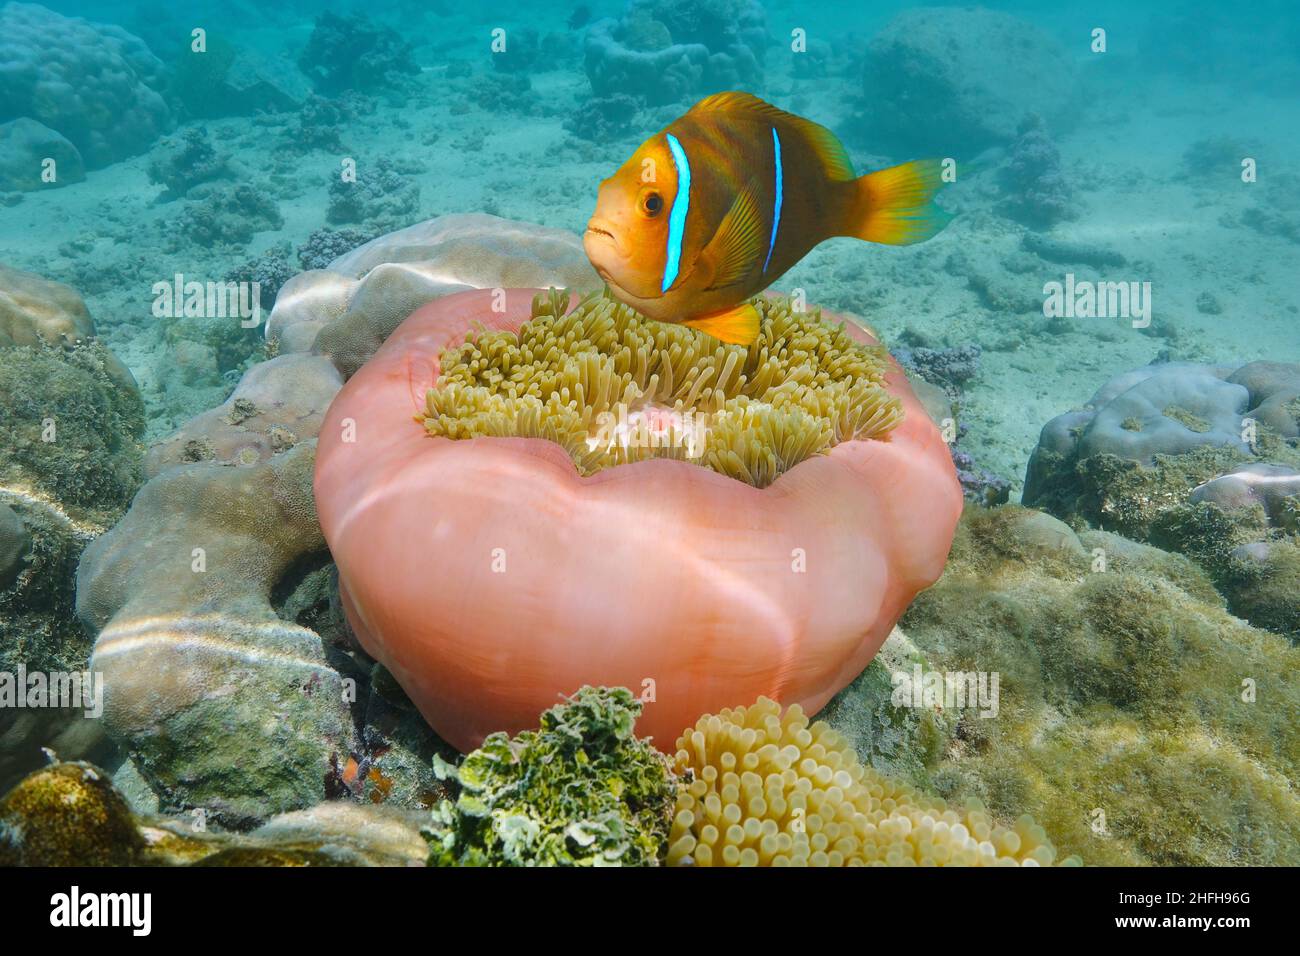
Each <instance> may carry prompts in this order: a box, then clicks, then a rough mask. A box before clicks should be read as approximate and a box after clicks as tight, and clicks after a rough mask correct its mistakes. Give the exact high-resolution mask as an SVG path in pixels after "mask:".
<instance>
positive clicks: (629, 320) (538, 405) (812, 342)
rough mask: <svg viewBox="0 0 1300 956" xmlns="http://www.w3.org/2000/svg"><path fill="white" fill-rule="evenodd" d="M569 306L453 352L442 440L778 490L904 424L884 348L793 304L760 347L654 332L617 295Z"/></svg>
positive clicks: (440, 403) (776, 317)
mask: <svg viewBox="0 0 1300 956" xmlns="http://www.w3.org/2000/svg"><path fill="white" fill-rule="evenodd" d="M567 302H568V298H567V296H566V297H564V298H563V300H560V299H558V298H557V297H556V296H553V295H550V296H548V295H539V296H537V297H536V298H535V299H534V301H533V308H532V318H531V320H530V321H528V322H526V323H524V325H523V327H522V328H520V330H519V331H518V332H517V333H516V332H510V331H501V332H491V333H487V334H484V335H481V336H478V337H477V338H475V337H473V336H470V337H469V340H468V341H467V342H466V344H465V345H463V346H461V347H460V348H458V349H450V350H448V352H446V353H444V355H443V357H442V377H441V379H440V380H439V382H438V385H437V387H436V388H432V389H430V390H429V393H428V397H427V399H426V411H425V416H424V425H425V427H426V428H427V429H428V430H429V434H431V435H440V436H445V437H447V438H473V437H477V436H481V435H491V436H495V437H499V438H500V437H507V436H518V437H523V438H545V439H547V440H548V441H552V442H555V443H556V444H557V445H559V446H560V447H562V448H563V449H564V450H565V451H566V452H568V454H569V457H570V458H572V459H573V463H574V464H575V465H576V466H577V468H578V472H579V474H582V475H592V474H595V473H596V472H598V471H600V470H602V469H604V468H611V467H613V466H615V465H624V464H627V463H629V462H632V461H641V460H644V459H647V458H675V459H680V460H687V461H696V462H698V463H699V464H702V465H704V466H705V467H707V468H709V469H711V470H713V471H716V472H717V473H718V474H721V475H727V476H728V477H731V478H735V479H737V480H739V481H744V482H746V483H747V484H750V485H753V486H754V487H756V488H766V487H767V486H768V485H770V484H771V483H772V482H773V481H775V480H776V479H777V477H779V476H780V475H781V474H783V473H784V472H786V471H789V470H790V469H791V468H793V467H794V466H795V465H797V464H799V463H800V462H801V461H804V460H805V459H807V458H810V457H812V456H813V455H817V454H822V453H824V452H826V451H828V450H829V449H830V448H831V446H832V445H835V444H837V443H839V442H841V441H853V440H866V439H871V438H882V437H884V436H885V435H886V434H888V433H889V431H890V430H891V429H893V427H894V426H895V425H897V424H898V422H899V421H900V420H901V419H902V417H903V407H902V403H901V402H900V401H899V400H898V399H897V398H896V397H895V396H893V395H891V394H890V393H889V392H888V391H887V390H886V389H885V387H884V378H885V374H886V372H887V371H888V369H889V364H888V359H887V357H886V352H885V350H884V349H883V348H882V347H880V346H869V345H863V344H861V343H859V342H856V341H855V340H854V339H853V338H851V337H850V336H849V335H848V333H847V332H845V331H844V328H843V326H830V325H824V324H822V322H821V320H820V315H819V314H817V313H813V314H807V313H804V314H800V313H797V312H793V311H791V310H790V307H789V303H788V302H786V301H784V300H780V301H778V300H767V299H760V300H756V302H755V305H756V306H757V307H758V308H759V310H760V313H761V314H762V322H761V326H760V328H761V331H760V334H759V337H758V339H757V341H755V342H754V343H753V344H752V345H750V346H749V347H748V348H744V347H741V346H735V345H723V344H722V343H721V342H719V341H718V340H717V339H714V338H711V337H709V336H707V335H705V334H704V333H702V332H696V331H694V330H692V329H688V328H686V327H684V326H680V325H665V324H661V323H658V322H652V321H650V320H649V319H645V318H643V317H642V316H640V315H639V314H638V313H636V312H634V311H633V310H632V309H630V308H628V307H627V306H625V305H622V304H621V303H619V302H618V301H617V300H615V299H613V298H610V297H609V296H593V297H591V298H589V299H587V300H586V301H584V302H583V303H582V304H581V305H580V306H579V307H578V308H576V309H574V310H573V311H572V312H569V313H567V314H566V313H565V310H564V305H565V304H567Z"/></svg>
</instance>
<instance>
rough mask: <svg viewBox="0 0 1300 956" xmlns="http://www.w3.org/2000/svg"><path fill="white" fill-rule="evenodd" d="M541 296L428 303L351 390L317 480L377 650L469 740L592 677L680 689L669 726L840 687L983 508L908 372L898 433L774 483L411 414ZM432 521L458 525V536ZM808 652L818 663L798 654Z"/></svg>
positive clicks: (437, 716)
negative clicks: (457, 432) (486, 434)
mask: <svg viewBox="0 0 1300 956" xmlns="http://www.w3.org/2000/svg"><path fill="white" fill-rule="evenodd" d="M366 252H367V250H366V249H365V248H364V247H363V249H362V250H358V253H354V255H360V254H364V253H366ZM339 265H340V264H338V263H336V268H337V267H339ZM372 275H373V273H372ZM533 297H534V292H533V291H532V290H527V289H525V290H519V289H514V290H512V289H505V290H504V291H503V292H493V291H491V290H483V291H481V292H464V293H459V294H456V295H451V296H447V297H445V298H442V299H440V300H438V301H436V302H433V303H430V304H429V305H428V306H425V307H423V308H422V309H420V310H418V311H417V312H415V313H414V314H413V315H412V316H411V317H410V318H409V319H407V320H406V321H405V322H404V323H402V325H401V326H400V327H399V328H398V329H397V331H396V332H394V333H393V334H392V335H391V336H389V337H388V339H387V341H386V342H385V343H384V345H383V346H382V347H381V348H380V350H379V351H378V352H377V353H376V354H375V355H374V357H373V358H371V359H370V360H369V361H368V362H367V363H366V364H365V365H364V367H362V368H361V370H360V371H359V372H357V373H356V374H355V375H354V376H353V377H352V378H351V379H350V380H349V382H348V384H347V385H345V386H344V389H343V391H341V392H340V393H339V396H338V397H337V398H336V399H335V400H334V403H333V404H332V405H331V407H330V410H329V412H328V414H327V416H326V420H325V423H324V424H323V425H322V427H321V432H320V452H319V454H318V457H317V469H316V475H317V478H316V483H315V490H316V500H317V504H318V507H319V509H320V514H321V521H322V525H323V527H324V529H325V533H326V537H327V539H328V541H329V544H330V550H331V553H332V554H333V556H334V558H335V561H336V563H337V565H338V569H339V579H340V592H341V594H342V598H343V605H344V608H345V610H346V611H347V614H348V620H349V622H350V623H351V624H352V627H353V630H354V631H355V632H356V635H357V638H358V639H359V640H360V642H361V643H362V645H363V647H365V649H366V650H367V652H368V653H370V654H371V655H372V656H373V657H375V658H377V659H378V660H379V661H380V662H381V663H383V664H384V665H385V667H387V668H388V669H389V670H390V671H391V672H392V674H393V675H394V676H395V677H396V678H397V680H398V681H399V682H400V683H401V684H402V686H403V688H404V689H405V690H406V691H407V693H408V694H409V695H410V697H411V699H412V700H413V701H414V702H415V704H416V705H417V706H418V707H419V708H420V710H421V712H422V713H423V714H424V715H425V717H426V719H428V720H429V723H430V725H431V726H432V727H433V728H434V729H435V731H436V732H438V734H439V735H440V736H442V737H443V739H445V740H447V742H448V743H451V744H452V745H454V746H456V747H458V749H461V750H469V749H473V748H474V747H476V746H478V744H479V743H480V742H481V741H482V740H483V739H484V738H485V737H486V736H487V735H488V734H489V733H493V732H496V731H499V730H505V731H507V732H513V731H518V730H520V729H522V728H525V727H528V726H531V725H532V722H533V721H534V720H535V719H536V717H535V715H536V713H537V712H538V711H540V710H541V709H542V708H544V707H546V706H547V705H548V704H549V703H550V702H551V701H553V700H554V699H555V695H556V694H557V693H571V692H572V690H573V689H574V688H576V687H579V686H582V685H583V684H593V685H597V684H603V685H607V686H630V687H643V686H645V683H646V682H647V681H649V682H650V683H651V684H653V685H654V686H656V687H657V688H659V690H658V699H657V700H656V701H655V702H654V704H653V705H652V706H647V708H646V710H645V712H644V713H643V714H642V716H641V718H640V725H639V726H640V732H641V733H642V734H644V735H649V736H651V737H653V738H654V739H656V740H657V741H665V740H670V739H672V737H671V735H675V734H676V733H677V732H678V731H679V730H680V729H681V727H682V726H684V725H686V724H687V723H689V722H690V721H692V720H694V719H695V717H696V716H697V715H698V714H699V713H701V712H704V711H707V710H710V709H716V708H717V707H719V706H725V705H726V703H727V702H728V701H731V700H734V699H735V698H736V697H737V696H739V697H741V699H746V698H750V697H754V696H757V695H758V694H759V693H762V692H773V693H778V694H780V695H781V696H782V699H784V700H786V701H787V702H790V703H794V702H801V703H803V704H804V705H805V706H807V707H819V706H821V705H822V704H823V703H824V702H825V701H826V700H828V699H829V697H830V696H831V695H832V694H833V693H834V692H835V691H836V690H838V689H839V688H840V687H842V686H843V685H844V684H846V683H847V682H848V681H849V680H850V679H852V677H853V676H855V675H856V674H857V673H859V672H860V671H861V670H862V669H863V668H864V667H865V666H866V664H867V663H868V662H869V661H870V659H871V657H872V656H873V655H874V653H875V651H876V649H877V648H878V647H879V646H880V644H881V643H882V642H883V641H884V639H885V637H886V636H888V634H889V631H890V630H891V628H892V626H893V623H894V621H895V620H896V618H897V615H898V614H899V613H900V612H901V610H902V607H903V606H904V605H905V604H906V603H907V601H908V600H910V597H911V595H912V594H913V593H915V590H916V589H917V588H920V587H924V586H925V585H926V583H928V582H929V581H931V580H933V578H934V576H936V575H937V573H938V571H939V570H940V568H941V566H942V562H943V555H944V554H945V552H946V550H947V547H948V537H947V536H948V534H950V532H951V528H952V526H953V523H955V520H956V516H957V513H958V511H959V510H960V508H961V494H960V489H959V487H958V485H957V482H956V476H955V474H954V472H953V468H952V463H951V458H950V456H949V453H948V449H947V446H946V445H944V443H943V441H942V439H941V437H940V435H939V433H938V430H937V429H936V428H935V426H934V424H933V423H932V422H931V421H930V420H929V418H928V417H927V415H926V414H925V412H924V410H923V409H922V407H921V405H920V404H919V402H918V401H917V400H916V398H915V397H914V396H913V394H912V393H911V391H910V389H908V387H907V384H906V380H905V379H904V377H903V375H902V373H901V371H899V370H898V369H897V368H896V367H893V368H891V370H890V371H889V372H888V373H887V375H886V377H885V386H886V388H887V389H888V391H889V392H890V393H891V394H892V395H894V396H895V397H897V398H898V399H899V400H900V401H901V402H902V406H903V411H904V417H903V419H902V421H901V423H900V424H898V425H897V426H896V427H895V428H894V430H893V431H892V432H891V433H890V435H889V439H888V441H876V440H870V439H868V440H849V441H840V442H839V443H838V444H836V445H834V447H832V448H831V449H830V451H829V453H827V454H824V455H817V456H815V457H812V458H809V459H808V460H806V461H804V462H802V463H801V464H799V465H797V466H796V467H794V468H793V469H791V470H790V471H787V472H786V473H785V474H783V475H781V476H780V477H779V478H778V479H777V480H776V481H775V482H774V483H773V484H772V485H770V486H769V487H767V488H764V489H758V488H755V487H753V486H751V485H750V484H747V483H745V482H742V481H737V480H735V479H732V478H728V477H726V476H724V475H719V474H717V473H715V472H712V471H710V470H708V469H707V468H701V467H698V466H697V465H694V464H691V463H688V462H683V461H675V460H667V459H652V460H649V461H638V462H634V463H632V464H629V465H627V466H626V467H622V468H614V469H607V470H605V471H602V472H599V473H597V474H594V475H592V476H590V477H587V478H584V477H582V476H581V475H580V474H579V473H578V471H577V469H576V467H575V466H574V463H573V461H572V459H570V458H569V456H568V455H567V454H566V453H565V451H564V450H563V449H562V448H561V447H560V446H559V445H557V444H555V443H554V442H551V441H547V440H545V439H538V438H482V439H478V440H475V441H468V442H467V441H455V440H449V439H446V438H438V437H430V436H429V435H428V434H427V432H426V431H425V430H424V429H423V428H421V427H420V426H419V425H418V424H416V423H415V422H412V421H411V418H412V416H414V415H415V414H417V413H418V411H419V410H420V409H421V408H423V407H424V406H425V403H426V399H427V392H428V389H429V388H431V387H433V386H434V385H435V384H436V383H437V382H438V379H439V375H440V361H441V360H442V356H443V353H444V351H445V350H446V349H447V348H448V347H458V346H460V345H461V344H462V343H463V342H465V339H466V334H467V333H469V332H471V331H476V332H477V334H478V336H479V337H482V336H484V335H490V334H491V333H492V332H494V331H510V332H518V331H519V328H520V326H521V325H522V324H523V322H524V321H526V320H527V319H529V318H530V317H531V315H532V301H533ZM282 298H283V296H282ZM551 314H553V313H551ZM823 319H824V320H825V321H827V322H828V323H829V324H830V325H831V326H832V327H833V326H834V325H835V324H836V323H838V322H840V321H841V318H840V317H838V316H832V315H824V316H823ZM844 331H845V333H847V334H848V335H850V336H851V337H852V338H853V339H854V340H855V341H857V342H858V343H860V344H862V345H867V346H872V345H875V344H876V343H875V341H874V339H872V338H871V337H870V336H868V335H867V334H866V333H865V332H863V331H862V330H861V329H859V328H857V327H856V326H853V325H851V324H846V325H845V326H844ZM655 334H656V335H662V336H663V337H664V338H663V341H664V342H667V341H668V339H667V337H668V336H670V335H673V334H675V330H671V329H668V328H666V327H664V328H661V329H657V330H656V333H655ZM324 337H325V332H322V333H321V334H320V336H318V341H317V350H318V351H320V350H321V341H322V340H323V339H324ZM755 349H756V350H759V349H761V346H755ZM736 354H737V355H738V357H739V356H741V355H744V352H743V351H741V352H739V353H736ZM759 354H761V352H760V353H759ZM683 357H684V356H683ZM647 358H648V356H647ZM683 372H684V370H683ZM711 374H716V373H711ZM811 374H813V375H814V377H815V374H816V373H815V372H813V373H811ZM676 380H677V376H676V375H675V377H674V381H676ZM591 384H593V385H594V382H593V383H591ZM698 384H699V387H700V388H701V389H704V388H705V387H706V386H707V385H708V384H709V382H707V381H700V382H699V383H698ZM583 389H584V394H585V391H586V389H587V385H586V384H584V385H583ZM574 397H575V401H579V402H580V397H579V396H578V395H576V394H575V396H574ZM349 422H351V423H354V424H355V426H356V427H355V428H353V427H350V426H349V424H348V423H349ZM502 495H506V498H504V499H503V498H502ZM504 500H508V501H509V502H510V506H509V507H503V506H502V502H503V501H504ZM361 503H364V507H363V508H361V509H360V510H358V505H359V504H361ZM828 509H829V511H828ZM831 512H833V513H834V514H835V516H836V517H835V520H834V521H826V520H823V519H822V518H821V517H819V516H823V515H825V514H828V513H831ZM558 516H563V519H562V520H557V518H558ZM413 523H416V524H420V523H428V524H429V526H431V527H433V526H436V527H437V528H438V529H439V532H438V533H439V547H438V548H436V549H432V550H431V549H429V548H427V547H424V545H423V544H422V543H421V542H420V541H419V540H418V539H415V538H413V537H412V536H411V535H410V534H409V529H410V527H411V526H412V524H413ZM904 529H905V530H904ZM579 540H580V541H582V547H574V546H573V542H574V541H579ZM416 547H418V548H419V549H420V551H419V554H418V555H417V554H415V553H414V551H412V550H410V549H411V548H416ZM683 554H690V555H692V556H693V558H692V560H691V561H689V562H683V561H682V560H681V556H682V555H683ZM466 555H478V556H479V557H481V560H476V559H474V558H472V557H471V558H470V559H469V560H466ZM848 581H851V582H853V583H852V584H851V585H850V584H846V582H848ZM665 594H671V595H672V600H670V601H665V600H663V595H665ZM593 596H595V598H596V599H595V600H593ZM539 607H545V608H547V612H546V614H545V615H540V616H539V615H538V614H537V613H536V610H535V609H536V608H539ZM719 607H726V608H727V613H726V614H725V615H719V614H718V613H717V610H716V609H717V608H719ZM524 619H527V626H526V627H525V626H522V625H521V622H522V621H523V620H524ZM666 634H669V635H682V639H681V640H680V641H677V640H671V641H670V640H665V639H664V635H666ZM490 648H491V649H492V650H489V649H490ZM792 655H797V656H798V657H799V659H801V660H804V661H808V662H816V663H815V666H811V667H805V668H800V669H791V668H790V667H789V666H788V664H787V662H788V661H789V660H790V659H791V656H792ZM489 662H490V663H489ZM505 662H508V666H506V664H505ZM733 662H734V666H733Z"/></svg>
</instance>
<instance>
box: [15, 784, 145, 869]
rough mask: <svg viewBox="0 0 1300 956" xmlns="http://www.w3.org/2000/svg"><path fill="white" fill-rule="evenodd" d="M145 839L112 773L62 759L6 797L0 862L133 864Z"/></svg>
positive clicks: (34, 864)
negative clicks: (112, 777) (138, 829)
mask: <svg viewBox="0 0 1300 956" xmlns="http://www.w3.org/2000/svg"><path fill="white" fill-rule="evenodd" d="M143 845H144V841H143V840H141V838H140V835H139V833H138V832H137V830H136V828H135V822H134V820H133V819H132V817H131V811H130V808H129V807H127V805H126V801H125V800H123V799H122V796H121V794H119V793H118V792H117V791H116V790H114V789H113V785H112V783H111V782H110V777H109V775H108V774H107V773H106V772H105V771H103V770H100V769H99V768H98V767H95V766H93V765H91V764H88V763H59V764H54V765H52V766H49V767H46V768H45V769H44V770H39V771H37V772H35V773H32V774H30V775H28V776H27V777H26V778H25V779H24V780H23V781H22V782H21V783H19V784H18V785H17V786H16V787H14V788H13V789H12V790H10V791H9V792H8V793H7V794H5V796H4V798H3V799H0V866H127V865H130V864H132V863H135V862H136V861H137V858H138V856H139V854H140V851H141V849H142V848H143Z"/></svg>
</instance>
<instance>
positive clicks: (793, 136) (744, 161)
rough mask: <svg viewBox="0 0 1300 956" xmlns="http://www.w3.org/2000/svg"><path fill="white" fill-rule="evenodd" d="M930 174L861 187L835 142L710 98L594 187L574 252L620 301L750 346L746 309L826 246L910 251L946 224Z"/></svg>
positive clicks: (911, 172) (936, 179)
mask: <svg viewBox="0 0 1300 956" xmlns="http://www.w3.org/2000/svg"><path fill="white" fill-rule="evenodd" d="M941 173H942V168H941V164H940V162H939V161H938V160H918V161H916V162H911V163H904V164H903V165H901V166H894V167H892V168H890V169H882V170H880V171H878V172H874V173H870V174H868V175H866V176H862V177H858V176H856V175H855V174H854V172H853V166H852V164H851V163H850V162H849V157H848V154H847V153H846V151H845V149H844V147H843V146H842V145H841V144H840V141H839V140H838V139H836V138H835V135H834V134H833V133H832V132H831V131H830V130H828V129H826V128H825V127H823V126H818V125H817V124H816V123H813V122H811V121H810V120H806V119H803V118H802V117H799V116H795V115H794V114H792V113H787V112H785V111H783V110H779V109H777V108H776V107H775V106H772V105H770V104H768V103H765V102H763V101H762V100H760V99H759V98H758V97H756V96H752V95H750V94H748V93H718V94H716V95H714V96H710V97H708V98H707V99H704V100H701V101H700V102H699V103H696V104H695V106H694V107H692V108H691V110H690V112H688V113H687V114H686V115H685V116H683V117H681V118H680V119H677V120H675V121H674V122H672V123H671V124H669V125H668V126H667V127H666V128H665V129H664V130H663V131H662V132H660V133H658V134H657V135H655V136H652V137H651V138H650V139H648V140H646V141H645V142H644V143H642V144H641V146H640V148H639V149H637V151H636V152H635V153H633V154H632V157H631V159H629V160H628V161H627V162H626V163H624V164H623V165H622V166H621V167H619V169H618V171H617V172H615V173H614V175H613V176H611V177H610V178H609V179H606V180H605V181H604V182H602V183H601V184H600V192H599V195H598V197H597V199H596V212H595V215H594V216H592V218H591V221H590V222H589V223H588V224H587V231H586V233H585V234H584V236H583V247H584V248H585V249H586V252H587V257H588V258H589V259H590V260H591V264H592V265H593V266H594V267H595V269H596V272H597V273H598V274H599V275H600V277H601V278H602V279H604V280H605V282H606V284H607V285H608V286H609V289H610V291H611V292H612V293H613V294H614V295H615V296H616V297H618V298H619V299H620V300H621V301H623V302H625V303H627V304H628V305H630V306H631V307H632V308H634V309H636V310H637V311H638V312H641V313H642V314H643V315H646V316H648V317H650V318H652V319H655V320H657V321H660V322H677V323H681V324H682V325H687V326H690V327H691V328H695V329H700V330H702V331H704V332H707V333H708V334H709V335H712V336H714V337H715V338H718V339H721V340H722V341H724V342H733V343H740V344H749V343H750V342H753V341H754V339H756V338H757V337H758V322H759V319H758V313H757V311H756V310H755V309H754V307H753V306H752V305H750V304H748V302H747V301H746V300H748V299H749V298H751V297H752V296H754V295H755V294H757V293H758V292H761V291H762V290H763V289H765V288H767V287H768V286H770V285H771V284H772V283H773V282H775V281H776V280H777V279H778V278H780V277H781V276H782V275H783V274H784V273H785V272H786V271H787V270H788V269H790V268H791V267H792V266H793V265H794V264H795V263H797V262H798V261H799V260H800V259H802V258H803V257H804V256H805V255H807V253H808V252H809V250H811V249H812V248H813V247H814V246H816V245H817V244H818V243H820V242H821V241H822V240H824V239H829V238H830V237H832V236H854V237H856V238H858V239H865V240H867V241H868V242H883V243H890V244H893V245H907V244H909V243H913V242H921V241H923V240H925V239H929V238H930V237H931V236H933V235H934V234H935V233H937V232H938V231H939V230H940V229H942V228H943V227H944V225H945V224H946V223H947V221H948V218H949V217H948V215H947V214H946V213H944V212H943V210H941V209H940V208H939V207H938V206H936V205H934V204H933V202H932V201H931V200H932V199H933V197H934V194H935V192H936V191H937V190H938V188H939V186H940V184H941Z"/></svg>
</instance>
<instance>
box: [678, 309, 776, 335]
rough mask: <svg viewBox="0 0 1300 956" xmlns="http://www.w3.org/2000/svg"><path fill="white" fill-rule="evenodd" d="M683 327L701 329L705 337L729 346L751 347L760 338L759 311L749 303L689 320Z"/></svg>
mask: <svg viewBox="0 0 1300 956" xmlns="http://www.w3.org/2000/svg"><path fill="white" fill-rule="evenodd" d="M682 325H684V326H686V327H687V328H691V329H699V330H700V331H701V332H703V333H704V334H705V335H711V336H713V337H714V338H715V339H720V340H721V341H723V342H726V343H727V344H728V345H749V344H750V343H752V342H753V341H754V340H755V339H756V338H758V310H757V309H755V308H754V307H753V306H752V305H750V304H749V303H748V302H742V303H741V304H740V305H738V306H736V307H735V308H734V309H729V310H727V311H726V312H715V313H713V314H712V315H702V316H700V317H699V318H698V319H689V320H687V321H685V322H683V323H682Z"/></svg>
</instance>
